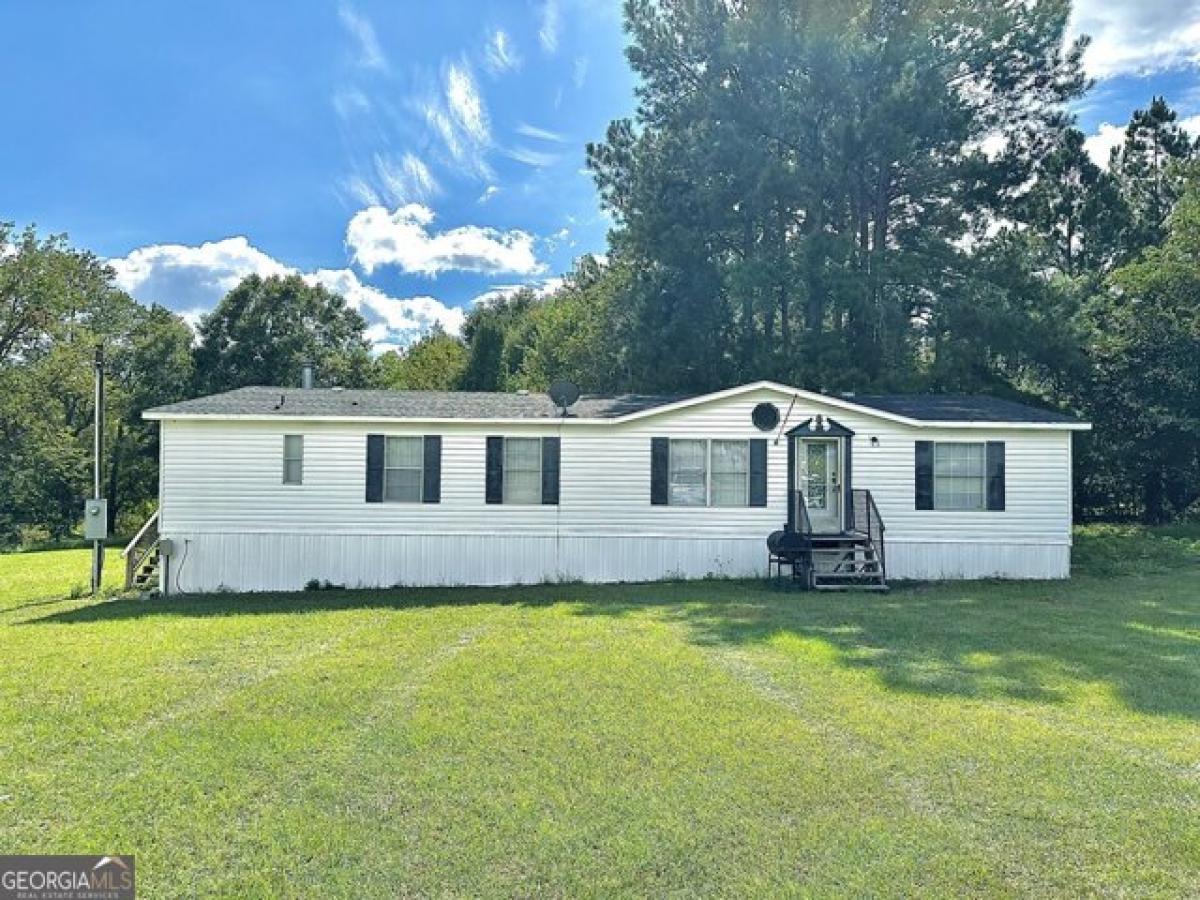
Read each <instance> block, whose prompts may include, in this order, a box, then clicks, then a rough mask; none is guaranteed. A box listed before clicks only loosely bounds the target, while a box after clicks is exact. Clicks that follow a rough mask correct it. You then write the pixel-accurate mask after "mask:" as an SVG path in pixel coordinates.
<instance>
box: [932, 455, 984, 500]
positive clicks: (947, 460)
mask: <svg viewBox="0 0 1200 900" xmlns="http://www.w3.org/2000/svg"><path fill="white" fill-rule="evenodd" d="M933 508H934V509H937V510H947V511H950V512H975V511H978V510H983V509H987V453H986V445H985V444H983V443H971V444H967V443H943V442H941V441H939V442H937V443H935V444H934V445H933Z"/></svg>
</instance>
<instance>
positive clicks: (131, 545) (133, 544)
mask: <svg viewBox="0 0 1200 900" xmlns="http://www.w3.org/2000/svg"><path fill="white" fill-rule="evenodd" d="M157 521H158V510H157V509H156V510H155V511H154V513H153V514H152V515H151V516H150V518H148V519H147V520H146V521H145V522H144V523H143V524H142V527H141V528H139V529H138V533H137V534H135V535H134V536H133V540H132V541H130V542H129V543H128V544H126V545H125V549H124V550H122V551H121V558H122V559H124V558H125V557H127V556H128V555H129V554H130V553H132V552H133V549H134V548H135V547H136V546H137V545H138V542H139V541H141V539H142V538H144V537H145V536H146V532H147V531H149V530H150V526H152V525H153V524H154V523H155V522H157Z"/></svg>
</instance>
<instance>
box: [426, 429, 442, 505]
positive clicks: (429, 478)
mask: <svg viewBox="0 0 1200 900" xmlns="http://www.w3.org/2000/svg"><path fill="white" fill-rule="evenodd" d="M424 473H425V482H424V484H422V485H421V502H422V503H441V502H442V436H441V435H440V434H427V435H425V467H424Z"/></svg>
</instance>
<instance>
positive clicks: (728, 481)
mask: <svg viewBox="0 0 1200 900" xmlns="http://www.w3.org/2000/svg"><path fill="white" fill-rule="evenodd" d="M749 502H750V443H749V442H748V441H713V442H712V505H713V506H747V505H749Z"/></svg>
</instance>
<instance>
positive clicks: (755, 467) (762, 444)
mask: <svg viewBox="0 0 1200 900" xmlns="http://www.w3.org/2000/svg"><path fill="white" fill-rule="evenodd" d="M750 505H751V506H766V505H767V440H766V438H753V439H752V440H751V441H750Z"/></svg>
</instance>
